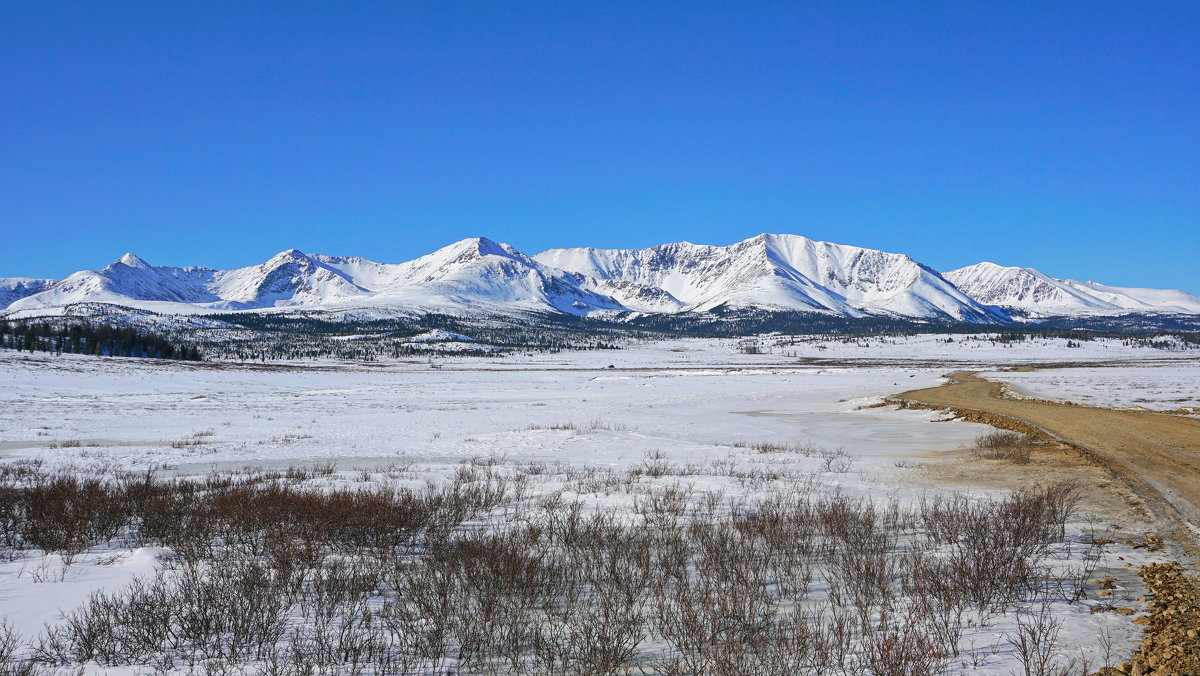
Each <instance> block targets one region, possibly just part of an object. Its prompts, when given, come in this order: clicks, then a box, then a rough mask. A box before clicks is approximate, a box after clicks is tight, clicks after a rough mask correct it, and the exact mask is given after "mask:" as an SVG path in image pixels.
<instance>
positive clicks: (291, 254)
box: [267, 249, 312, 265]
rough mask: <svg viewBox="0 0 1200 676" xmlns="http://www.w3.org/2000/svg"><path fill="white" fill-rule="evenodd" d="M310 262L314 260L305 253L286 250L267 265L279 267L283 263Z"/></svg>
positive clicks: (296, 250)
mask: <svg viewBox="0 0 1200 676" xmlns="http://www.w3.org/2000/svg"><path fill="white" fill-rule="evenodd" d="M308 260H312V259H310V258H309V257H308V256H307V255H305V253H304V252H303V251H301V250H299V249H285V250H283V251H280V252H279V253H277V254H275V255H274V256H271V259H270V260H268V261H267V264H268V265H279V264H281V263H287V262H290V261H308Z"/></svg>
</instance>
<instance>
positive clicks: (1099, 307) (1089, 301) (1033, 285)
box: [944, 263, 1200, 316]
mask: <svg viewBox="0 0 1200 676" xmlns="http://www.w3.org/2000/svg"><path fill="white" fill-rule="evenodd" d="M944 277H945V278H946V279H948V280H950V281H951V282H954V284H955V286H957V287H958V288H959V289H962V290H963V291H964V292H965V293H967V294H968V295H970V296H971V297H972V298H974V299H976V300H978V301H979V302H981V303H986V304H988V305H995V306H999V307H1002V308H1006V309H1008V310H1013V311H1020V312H1023V313H1026V314H1030V315H1034V316H1051V315H1085V314H1119V313H1126V312H1140V313H1181V314H1200V297H1197V296H1193V295H1191V294H1189V293H1186V292H1184V291H1179V290H1174V289H1137V288H1126V287H1118V286H1106V285H1103V284H1097V283H1095V282H1079V281H1075V280H1072V279H1055V278H1054V277H1050V276H1049V275H1046V274H1044V273H1041V272H1038V271H1037V270H1034V269H1033V268H1022V267H1005V266H1001V265H996V264H995V263H977V264H975V265H969V266H967V267H965V268H960V269H958V270H952V271H950V272H947V273H945V275H944Z"/></svg>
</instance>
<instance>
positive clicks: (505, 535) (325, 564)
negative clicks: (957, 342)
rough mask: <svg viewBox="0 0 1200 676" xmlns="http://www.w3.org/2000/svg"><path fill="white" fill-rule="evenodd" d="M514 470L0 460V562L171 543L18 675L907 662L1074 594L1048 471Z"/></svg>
mask: <svg viewBox="0 0 1200 676" xmlns="http://www.w3.org/2000/svg"><path fill="white" fill-rule="evenodd" d="M528 478H529V477H528V475H525V474H518V473H514V472H512V471H510V470H506V469H505V468H501V467H493V466H487V465H484V466H477V465H465V466H464V471H460V472H458V473H456V474H455V476H454V477H452V478H450V479H449V480H447V481H446V482H444V483H442V484H427V485H425V486H422V487H419V488H413V487H410V486H408V485H407V484H402V483H399V482H397V483H391V482H376V483H372V484H365V485H360V486H359V487H357V488H337V487H336V485H337V482H336V481H334V480H333V478H331V477H322V476H318V475H317V474H315V473H313V472H304V471H290V472H288V473H243V474H233V473H223V474H214V475H210V476H207V477H203V478H173V479H167V478H160V477H155V476H154V475H152V474H141V475H122V474H114V475H108V476H92V477H88V476H65V475H55V474H52V473H47V472H44V471H42V470H41V469H40V468H38V467H36V466H32V465H26V466H15V465H8V466H6V467H5V468H4V469H2V470H0V484H2V490H0V500H2V503H3V504H2V506H0V509H2V510H3V515H2V518H0V527H2V528H3V532H2V533H0V537H3V545H4V546H5V547H6V548H7V549H8V550H9V551H10V552H13V551H17V550H20V549H22V548H31V549H39V550H42V551H45V552H58V553H63V554H66V555H68V556H78V555H79V554H80V553H81V552H83V551H84V550H87V549H88V548H92V547H98V546H109V547H123V548H129V547H134V546H157V547H163V548H168V549H169V550H171V552H173V554H172V555H170V556H169V557H168V558H169V560H167V561H165V562H164V566H163V567H162V568H161V569H159V571H158V572H157V573H156V574H155V575H153V576H150V577H146V578H141V579H139V580H137V581H135V582H133V583H132V584H130V585H129V586H127V587H125V588H121V589H111V590H102V591H98V592H96V593H94V594H93V595H92V596H91V598H90V599H89V600H88V601H87V602H86V603H84V604H83V605H82V606H80V607H79V608H78V609H76V610H74V611H72V612H70V613H69V614H68V615H67V616H66V619H65V621H64V622H62V623H59V624H56V625H54V626H52V627H50V628H48V629H47V630H46V631H45V632H44V633H43V634H42V635H41V636H39V637H36V638H35V639H34V640H33V641H32V643H31V645H32V656H33V661H32V662H28V663H26V666H25V667H23V668H27V669H30V670H36V669H38V668H40V667H41V666H46V667H58V666H66V665H79V664H82V663H85V662H89V661H95V662H97V663H99V664H101V665H106V666H120V665H152V666H154V667H155V668H161V669H169V668H178V667H203V668H204V669H206V670H210V671H211V670H217V671H218V672H219V671H220V670H222V669H235V668H240V666H242V665H254V668H255V669H258V670H260V671H261V672H264V673H269V674H326V673H327V674H359V673H362V674H366V673H371V674H416V673H463V674H488V673H496V674H499V673H504V674H527V673H572V674H596V675H599V674H613V675H616V674H626V673H639V672H640V673H648V674H649V673H654V674H668V675H669V674H679V675H682V674H729V675H742V674H746V675H750V674H753V675H771V674H778V675H780V676H784V675H791V674H803V673H851V674H868V673H871V674H881V675H882V674H925V673H935V672H936V671H938V670H939V669H942V668H943V667H945V666H946V665H947V664H948V663H949V661H950V660H951V659H952V658H953V657H954V656H956V655H958V652H959V649H960V647H959V643H960V638H961V636H962V633H963V631H964V628H965V627H966V625H967V620H966V619H965V618H966V617H967V616H968V615H974V616H983V615H989V614H992V613H998V612H1006V611H1008V610H1010V609H1011V608H1013V607H1014V605H1016V604H1019V603H1022V602H1024V601H1026V600H1030V599H1036V598H1045V596H1046V594H1047V593H1051V592H1052V593H1060V594H1062V595H1063V597H1064V598H1067V597H1069V596H1071V594H1073V593H1074V589H1073V587H1072V585H1073V584H1074V583H1073V582H1072V581H1071V580H1073V579H1075V578H1067V577H1062V576H1055V575H1052V574H1050V572H1049V570H1048V568H1046V567H1044V566H1042V565H1041V563H1040V561H1041V559H1042V558H1043V557H1044V556H1045V555H1046V554H1047V552H1048V551H1049V549H1050V548H1052V547H1053V546H1054V545H1055V543H1057V542H1060V541H1061V539H1062V537H1063V535H1064V528H1065V525H1064V524H1065V521H1066V519H1067V518H1068V516H1069V515H1070V513H1071V510H1072V508H1073V506H1074V503H1075V495H1074V491H1073V489H1072V488H1071V487H1069V486H1061V485H1054V486H1049V487H1045V488H1040V489H1036V490H1027V491H1021V492H1016V493H1013V494H1012V495H1011V496H1009V497H1008V498H1006V499H1004V500H1001V501H995V502H985V501H978V500H972V499H968V498H966V497H961V496H950V497H932V498H927V499H925V500H922V501H920V502H919V503H917V504H914V505H911V506H902V505H901V504H899V503H896V502H887V503H876V502H872V501H869V500H865V499H857V498H850V497H846V496H843V495H837V494H832V495H830V494H818V493H810V492H807V491H805V490H801V489H796V490H792V491H784V492H780V493H776V494H771V495H766V496H762V497H757V498H754V499H742V498H731V497H726V496H724V495H722V494H720V493H698V492H695V491H694V490H693V489H692V488H691V487H690V486H683V485H679V484H668V485H661V484H659V485H653V486H648V487H646V490H645V491H643V492H641V493H639V494H637V495H635V496H633V503H632V507H631V508H630V509H627V510H621V511H613V510H602V509H597V508H595V507H594V506H591V507H589V506H588V505H586V504H585V503H583V502H580V501H578V500H573V499H569V498H568V497H567V495H566V494H564V493H563V492H561V491H558V492H551V493H549V494H543V495H540V496H533V495H531V494H530V491H529V490H528V489H529V481H528ZM30 673H32V672H30Z"/></svg>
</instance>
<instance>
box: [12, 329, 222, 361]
mask: <svg viewBox="0 0 1200 676" xmlns="http://www.w3.org/2000/svg"><path fill="white" fill-rule="evenodd" d="M0 347H6V348H9V349H13V350H25V351H28V352H53V353H57V354H62V353H64V352H66V353H68V354H92V355H100V356H107V357H149V358H153V359H181V360H186V361H201V360H203V359H204V356H203V355H202V354H201V353H200V350H198V349H197V348H195V347H192V346H187V345H180V344H176V343H174V342H172V341H171V340H170V339H168V338H166V337H164V336H161V335H159V334H157V333H153V332H150V331H144V330H138V329H135V328H132V327H120V326H110V325H107V324H99V325H91V324H70V325H63V326H54V325H51V324H50V323H49V322H12V323H10V322H7V321H0Z"/></svg>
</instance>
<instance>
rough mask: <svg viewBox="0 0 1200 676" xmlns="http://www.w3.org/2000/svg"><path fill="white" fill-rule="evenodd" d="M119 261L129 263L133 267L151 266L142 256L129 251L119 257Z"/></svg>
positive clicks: (124, 263)
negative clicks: (139, 256)
mask: <svg viewBox="0 0 1200 676" xmlns="http://www.w3.org/2000/svg"><path fill="white" fill-rule="evenodd" d="M117 262H118V263H121V264H122V265H128V266H129V267H131V268H148V267H150V264H149V263H147V262H146V261H144V260H142V259H141V258H138V257H137V256H136V255H134V254H132V253H128V252H127V253H126V254H125V255H124V256H121V257H120V258H118V259H117Z"/></svg>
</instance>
